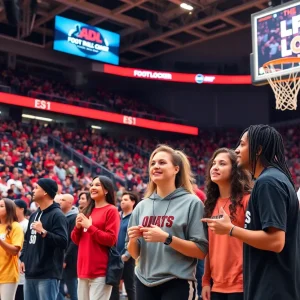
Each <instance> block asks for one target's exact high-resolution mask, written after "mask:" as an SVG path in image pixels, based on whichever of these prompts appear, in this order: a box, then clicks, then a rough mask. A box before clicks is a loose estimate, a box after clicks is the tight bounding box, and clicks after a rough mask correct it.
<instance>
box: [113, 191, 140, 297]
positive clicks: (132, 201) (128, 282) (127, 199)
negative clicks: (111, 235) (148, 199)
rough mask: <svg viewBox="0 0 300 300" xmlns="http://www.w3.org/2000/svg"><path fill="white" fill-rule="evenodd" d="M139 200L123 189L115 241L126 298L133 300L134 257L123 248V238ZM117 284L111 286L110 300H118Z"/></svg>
mask: <svg viewBox="0 0 300 300" xmlns="http://www.w3.org/2000/svg"><path fill="white" fill-rule="evenodd" d="M138 202H139V196H138V195H137V194H135V193H132V192H128V191H125V192H124V193H123V195H122V200H121V210H122V213H121V225H120V231H119V237H118V243H117V250H118V252H119V253H120V254H121V255H122V260H123V262H124V270H123V275H122V279H123V280H124V284H125V289H126V293H127V297H128V300H135V299H136V297H135V275H134V268H135V259H134V258H132V257H131V255H130V253H129V252H128V251H127V250H126V248H125V238H126V234H127V229H128V222H129V219H130V217H131V214H132V211H133V209H134V208H135V206H136V205H137V204H138ZM119 299H120V295H119V284H118V285H116V286H113V289H112V294H111V297H110V300H119Z"/></svg>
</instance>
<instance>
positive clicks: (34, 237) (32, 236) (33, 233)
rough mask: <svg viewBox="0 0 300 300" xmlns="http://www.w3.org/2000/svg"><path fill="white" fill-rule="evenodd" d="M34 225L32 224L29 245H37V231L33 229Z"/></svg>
mask: <svg viewBox="0 0 300 300" xmlns="http://www.w3.org/2000/svg"><path fill="white" fill-rule="evenodd" d="M32 226H33V223H31V224H30V237H29V244H31V245H35V243H36V230H34V229H32Z"/></svg>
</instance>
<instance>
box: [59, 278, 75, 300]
mask: <svg viewBox="0 0 300 300" xmlns="http://www.w3.org/2000/svg"><path fill="white" fill-rule="evenodd" d="M65 284H66V286H67V288H68V294H69V295H70V298H71V300H77V299H78V297H77V286H78V279H77V278H72V279H65V280H61V282H60V287H59V293H58V296H57V300H65V291H64V285H65Z"/></svg>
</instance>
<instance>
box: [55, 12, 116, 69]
mask: <svg viewBox="0 0 300 300" xmlns="http://www.w3.org/2000/svg"><path fill="white" fill-rule="evenodd" d="M119 48H120V35H119V34H117V33H114V32H111V31H107V30H104V29H101V28H98V27H94V26H91V25H88V24H85V23H81V22H78V21H75V20H71V19H67V18H63V17H61V16H56V17H55V35H54V43H53V49H54V50H57V51H61V52H65V53H69V54H73V55H77V56H81V57H85V58H88V59H92V60H97V61H101V62H105V63H109V64H114V65H118V64H119Z"/></svg>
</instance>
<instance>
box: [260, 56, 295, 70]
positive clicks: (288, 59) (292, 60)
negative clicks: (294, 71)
mask: <svg viewBox="0 0 300 300" xmlns="http://www.w3.org/2000/svg"><path fill="white" fill-rule="evenodd" d="M290 63H300V57H283V58H277V59H273V60H270V61H268V62H266V63H264V64H263V66H262V67H263V68H265V67H268V66H269V65H272V64H273V65H276V64H290Z"/></svg>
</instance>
